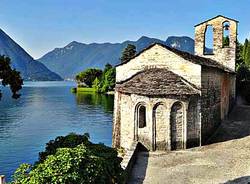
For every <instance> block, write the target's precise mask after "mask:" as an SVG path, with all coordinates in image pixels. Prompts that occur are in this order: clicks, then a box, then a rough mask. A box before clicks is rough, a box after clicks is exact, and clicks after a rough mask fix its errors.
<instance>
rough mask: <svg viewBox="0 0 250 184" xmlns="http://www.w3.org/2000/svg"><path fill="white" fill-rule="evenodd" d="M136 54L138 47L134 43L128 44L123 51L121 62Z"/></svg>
mask: <svg viewBox="0 0 250 184" xmlns="http://www.w3.org/2000/svg"><path fill="white" fill-rule="evenodd" d="M135 54H136V47H135V46H134V45H132V44H128V46H127V47H126V48H125V49H124V50H123V52H122V56H121V63H124V62H126V61H128V60H130V59H131V58H133V57H134V56H135Z"/></svg>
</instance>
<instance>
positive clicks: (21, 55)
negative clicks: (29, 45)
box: [0, 29, 63, 81]
mask: <svg viewBox="0 0 250 184" xmlns="http://www.w3.org/2000/svg"><path fill="white" fill-rule="evenodd" d="M0 55H5V56H8V57H10V59H11V65H12V67H13V68H15V69H16V70H18V71H20V72H21V75H22V77H23V79H24V80H35V81H50V80H56V81H57V80H63V79H62V78H61V77H60V76H59V75H58V74H56V73H54V72H51V71H50V70H49V69H48V68H47V67H46V66H45V65H44V64H42V63H40V62H38V61H35V60H34V59H33V58H32V57H31V56H30V55H29V54H28V53H27V52H26V51H25V50H24V49H23V48H22V47H20V46H19V45H18V44H17V43H16V42H15V41H14V40H12V39H11V38H10V37H9V36H8V35H7V34H6V33H5V32H4V31H3V30H1V29H0Z"/></svg>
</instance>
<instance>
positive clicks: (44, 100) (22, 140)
mask: <svg viewBox="0 0 250 184" xmlns="http://www.w3.org/2000/svg"><path fill="white" fill-rule="evenodd" d="M72 86H75V83H73V82H26V83H25V85H24V86H23V89H22V91H21V93H22V96H21V98H20V99H18V100H13V99H12V98H11V95H10V92H9V90H8V89H6V88H4V89H2V92H3V93H4V94H3V98H2V100H1V101H0V175H2V174H3V175H6V176H7V179H8V181H9V180H10V178H11V175H12V174H13V172H14V171H15V169H16V168H17V167H18V166H19V165H20V164H21V163H31V164H32V163H34V162H35V161H36V160H37V159H38V153H39V152H40V151H42V150H44V147H45V144H46V143H47V142H48V141H49V140H51V139H54V138H55V137H57V136H59V135H66V134H68V133H70V132H76V133H79V134H83V133H85V132H88V133H89V134H90V137H91V141H93V142H96V143H99V142H102V143H104V144H106V145H109V146H110V145H111V141H112V140H111V139H112V113H113V102H114V99H113V96H108V95H97V94H91V93H80V94H77V95H76V94H72V93H71V92H70V88H71V87H72Z"/></svg>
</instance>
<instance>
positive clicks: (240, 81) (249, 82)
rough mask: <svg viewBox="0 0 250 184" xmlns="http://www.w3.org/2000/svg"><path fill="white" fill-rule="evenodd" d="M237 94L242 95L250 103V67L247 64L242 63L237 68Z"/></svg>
mask: <svg viewBox="0 0 250 184" xmlns="http://www.w3.org/2000/svg"><path fill="white" fill-rule="evenodd" d="M236 78H237V81H236V83H237V94H238V95H241V96H242V97H243V98H244V99H245V100H246V101H247V102H248V103H250V69H249V67H248V66H247V65H245V64H241V65H239V67H238V68H237V77H236Z"/></svg>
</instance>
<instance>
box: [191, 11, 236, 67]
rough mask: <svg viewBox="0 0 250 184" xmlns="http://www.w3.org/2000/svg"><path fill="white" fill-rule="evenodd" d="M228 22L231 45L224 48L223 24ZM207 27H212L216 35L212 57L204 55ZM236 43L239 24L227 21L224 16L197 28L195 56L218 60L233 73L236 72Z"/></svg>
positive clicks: (214, 35)
mask: <svg viewBox="0 0 250 184" xmlns="http://www.w3.org/2000/svg"><path fill="white" fill-rule="evenodd" d="M226 21H227V22H229V24H230V28H229V29H230V36H229V39H230V44H229V46H227V47H223V23H224V22H226ZM207 26H212V27H213V33H214V34H213V40H214V44H213V45H214V47H213V54H210V55H206V54H204V47H205V34H206V29H207ZM236 41H237V22H236V21H234V20H232V19H227V18H225V17H223V16H219V17H217V18H215V19H211V20H209V21H207V22H204V23H202V24H200V25H198V26H196V27H195V54H196V55H198V56H202V57H206V58H211V59H213V60H216V61H218V62H220V63H221V64H223V65H224V66H226V67H228V68H230V69H231V70H233V71H234V70H235V58H236V52H235V50H236Z"/></svg>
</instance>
